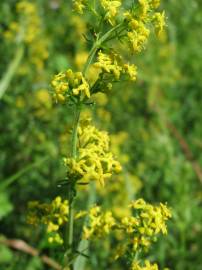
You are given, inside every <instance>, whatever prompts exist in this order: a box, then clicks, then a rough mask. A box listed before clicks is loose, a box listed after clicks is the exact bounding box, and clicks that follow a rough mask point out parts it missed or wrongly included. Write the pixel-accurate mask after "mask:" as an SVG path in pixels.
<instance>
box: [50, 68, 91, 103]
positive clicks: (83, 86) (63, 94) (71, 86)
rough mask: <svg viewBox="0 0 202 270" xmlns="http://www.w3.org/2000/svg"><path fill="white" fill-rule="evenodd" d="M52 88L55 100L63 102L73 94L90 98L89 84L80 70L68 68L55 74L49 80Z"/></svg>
mask: <svg viewBox="0 0 202 270" xmlns="http://www.w3.org/2000/svg"><path fill="white" fill-rule="evenodd" d="M51 84H52V86H53V89H54V98H55V100H56V101H57V102H62V103H63V102H65V101H68V100H69V99H71V97H73V96H75V97H76V96H79V95H81V96H83V97H88V98H90V86H89V84H88V82H87V81H86V79H85V78H84V76H83V74H82V73H81V72H75V73H74V72H73V71H72V70H71V69H68V70H67V71H66V72H60V73H59V74H57V75H55V76H54V78H53V80H52V82H51Z"/></svg>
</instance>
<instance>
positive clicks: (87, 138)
mask: <svg viewBox="0 0 202 270" xmlns="http://www.w3.org/2000/svg"><path fill="white" fill-rule="evenodd" d="M78 137H79V148H78V155H77V158H76V159H73V158H65V164H66V165H67V167H68V172H69V174H70V175H74V176H76V177H77V179H78V181H84V182H87V183H88V182H89V181H91V180H92V181H93V180H94V181H96V180H98V181H99V182H100V183H101V184H102V185H104V183H105V180H106V179H107V178H109V177H110V176H111V175H112V173H117V172H120V171H121V165H120V163H119V162H118V161H116V160H115V159H114V157H113V154H112V153H111V152H110V151H109V136H108V134H107V132H104V131H99V130H98V129H96V128H95V127H94V126H91V125H90V124H89V122H88V121H84V122H83V123H81V126H80V127H79V129H78Z"/></svg>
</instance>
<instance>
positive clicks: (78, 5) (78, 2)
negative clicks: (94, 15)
mask: <svg viewBox="0 0 202 270" xmlns="http://www.w3.org/2000/svg"><path fill="white" fill-rule="evenodd" d="M73 7H74V10H75V11H77V12H78V13H80V14H83V11H84V9H85V8H86V0H74V1H73Z"/></svg>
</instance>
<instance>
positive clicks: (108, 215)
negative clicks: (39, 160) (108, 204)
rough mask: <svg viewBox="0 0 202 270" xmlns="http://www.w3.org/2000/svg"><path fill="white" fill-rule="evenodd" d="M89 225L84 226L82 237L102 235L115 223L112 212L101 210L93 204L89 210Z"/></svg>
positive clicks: (108, 231) (107, 232)
mask: <svg viewBox="0 0 202 270" xmlns="http://www.w3.org/2000/svg"><path fill="white" fill-rule="evenodd" d="M88 215H89V222H90V226H89V227H88V226H84V228H83V237H84V238H85V239H88V238H90V237H93V236H96V237H102V236H105V235H107V234H109V233H110V231H111V229H112V227H113V226H114V225H115V219H114V218H113V216H112V212H110V211H106V212H105V213H102V212H101V209H100V207H99V206H94V207H92V208H91V209H90V210H89V214H88Z"/></svg>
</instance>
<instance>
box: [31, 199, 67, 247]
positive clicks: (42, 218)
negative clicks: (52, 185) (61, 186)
mask: <svg viewBox="0 0 202 270" xmlns="http://www.w3.org/2000/svg"><path fill="white" fill-rule="evenodd" d="M28 208H29V214H28V217H27V222H28V223H30V224H32V225H39V224H43V225H45V226H46V232H47V234H48V241H49V242H50V243H53V242H54V243H57V244H62V243H63V239H62V238H61V236H60V234H59V232H58V231H59V229H60V228H61V226H63V225H64V224H65V223H66V222H67V215H68V201H67V200H64V201H63V200H62V198H61V197H60V196H58V197H56V198H55V199H54V200H53V201H52V202H51V203H50V204H48V203H39V202H38V201H33V202H30V203H29V205H28Z"/></svg>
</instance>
